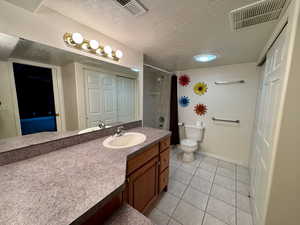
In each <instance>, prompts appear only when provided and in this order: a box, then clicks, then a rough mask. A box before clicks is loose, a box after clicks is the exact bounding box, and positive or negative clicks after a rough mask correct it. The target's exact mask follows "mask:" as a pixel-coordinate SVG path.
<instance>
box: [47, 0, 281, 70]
mask: <svg viewBox="0 0 300 225" xmlns="http://www.w3.org/2000/svg"><path fill="white" fill-rule="evenodd" d="M141 2H142V3H143V5H145V6H146V7H147V8H148V9H149V11H148V12H147V13H146V14H144V15H142V16H138V17H135V16H132V15H130V14H129V13H128V12H127V11H126V10H124V9H121V8H120V7H119V6H118V5H116V3H115V2H114V1H112V0H44V2H43V4H44V5H45V6H47V7H49V8H51V9H53V10H56V11H58V12H59V13H61V14H63V15H65V16H67V17H70V18H72V19H74V20H76V21H78V22H80V23H81V24H85V25H87V26H89V27H91V28H93V29H95V30H98V31H99V32H102V33H104V34H106V35H108V36H110V37H112V38H114V39H116V40H118V41H120V42H122V43H124V44H126V45H128V46H130V47H132V48H134V49H137V50H140V51H142V52H144V53H145V60H146V62H147V63H150V64H153V65H156V66H160V67H162V68H165V69H169V70H183V69H191V68H198V67H207V66H217V65H226V64H233V63H243V62H253V61H256V60H257V58H258V55H259V53H260V50H261V49H262V47H263V46H264V44H265V42H266V41H267V39H268V37H269V35H270V33H271V31H272V30H273V28H274V25H275V23H276V21H274V22H269V23H265V24H261V25H257V26H253V27H249V28H246V29H243V30H241V31H239V32H233V31H232V30H231V27H230V24H229V18H228V13H229V11H230V10H232V9H235V8H238V7H241V6H244V5H246V4H249V3H253V2H255V0H141ZM67 30H68V28H67V27H66V31H67ZM79 32H80V31H79ZM202 52H203V53H205V52H216V53H218V54H219V55H220V58H219V59H218V60H216V61H215V62H212V63H204V64H201V63H197V62H194V61H193V58H192V56H193V55H196V54H199V53H202ZM125 54H126V53H125Z"/></svg>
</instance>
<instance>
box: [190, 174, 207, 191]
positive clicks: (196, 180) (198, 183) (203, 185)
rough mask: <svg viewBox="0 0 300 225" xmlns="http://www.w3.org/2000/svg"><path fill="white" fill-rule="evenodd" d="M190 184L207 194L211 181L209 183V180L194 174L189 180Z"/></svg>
mask: <svg viewBox="0 0 300 225" xmlns="http://www.w3.org/2000/svg"><path fill="white" fill-rule="evenodd" d="M191 186H192V187H193V188H195V189H197V190H199V191H201V192H203V193H205V194H209V193H210V189H211V186H212V183H210V182H209V181H206V180H204V179H202V178H200V177H197V176H194V177H193V179H192V181H191Z"/></svg>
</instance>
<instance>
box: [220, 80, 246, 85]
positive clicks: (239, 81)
mask: <svg viewBox="0 0 300 225" xmlns="http://www.w3.org/2000/svg"><path fill="white" fill-rule="evenodd" d="M238 83H245V81H244V80H237V81H216V82H215V84H238Z"/></svg>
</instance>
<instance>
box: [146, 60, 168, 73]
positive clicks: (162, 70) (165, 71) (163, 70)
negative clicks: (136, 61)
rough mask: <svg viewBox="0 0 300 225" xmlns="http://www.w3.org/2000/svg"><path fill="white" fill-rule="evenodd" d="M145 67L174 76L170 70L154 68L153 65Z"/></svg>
mask: <svg viewBox="0 0 300 225" xmlns="http://www.w3.org/2000/svg"><path fill="white" fill-rule="evenodd" d="M144 66H147V67H150V68H152V69H155V70H159V71H161V72H164V73H168V74H172V73H173V72H170V71H168V70H165V69H161V68H159V67H156V66H152V65H150V64H146V63H144Z"/></svg>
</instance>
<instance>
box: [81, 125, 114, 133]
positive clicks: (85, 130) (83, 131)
mask: <svg viewBox="0 0 300 225" xmlns="http://www.w3.org/2000/svg"><path fill="white" fill-rule="evenodd" d="M110 127H111V126H105V128H110ZM101 129H103V128H100V127H90V128H87V129H84V130H81V131H79V132H78V134H84V133H88V132H92V131H97V130H101Z"/></svg>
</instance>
